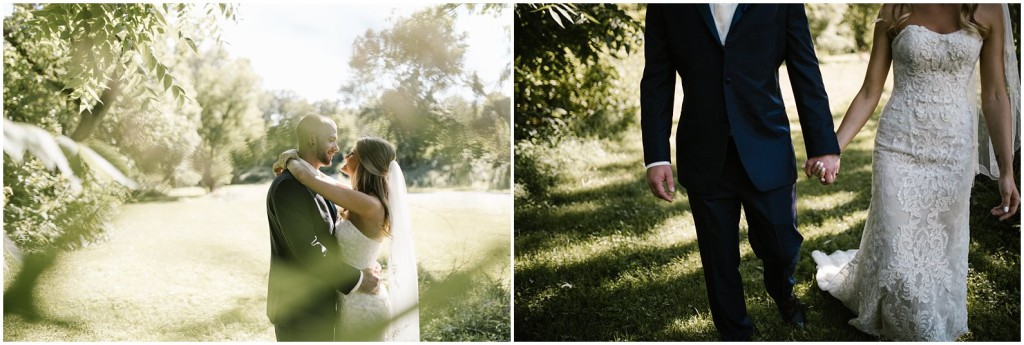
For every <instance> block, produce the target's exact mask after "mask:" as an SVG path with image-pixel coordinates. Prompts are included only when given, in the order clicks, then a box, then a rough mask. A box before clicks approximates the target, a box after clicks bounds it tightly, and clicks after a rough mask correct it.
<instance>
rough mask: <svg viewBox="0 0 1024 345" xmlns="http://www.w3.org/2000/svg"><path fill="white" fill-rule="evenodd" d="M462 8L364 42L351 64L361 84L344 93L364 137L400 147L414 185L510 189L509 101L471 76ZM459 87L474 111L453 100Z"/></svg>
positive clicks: (404, 21) (430, 11) (408, 21)
mask: <svg viewBox="0 0 1024 345" xmlns="http://www.w3.org/2000/svg"><path fill="white" fill-rule="evenodd" d="M458 7H459V6H454V7H453V6H451V5H441V6H436V7H432V8H427V9H424V10H421V11H418V12H416V13H413V14H411V15H409V16H408V17H400V18H396V19H394V24H393V25H392V26H391V27H389V28H385V29H383V30H380V31H376V30H372V29H371V30H367V31H366V32H365V33H363V35H361V36H359V37H357V38H356V41H355V43H353V51H354V52H353V55H352V58H351V59H350V60H349V66H350V67H351V68H352V69H353V70H354V71H355V77H354V78H353V79H352V81H350V82H349V83H347V84H346V85H344V86H343V87H342V92H344V93H345V94H346V96H347V97H348V99H349V101H351V102H353V103H356V104H361V108H360V109H359V113H358V115H359V117H358V119H357V122H358V123H359V124H360V126H361V132H360V135H361V136H362V135H376V136H381V137H384V138H386V139H389V140H390V141H392V143H394V144H395V145H396V147H397V149H398V162H399V164H401V165H402V168H403V170H404V171H405V173H406V178H407V179H408V181H409V183H410V184H412V185H418V186H432V187H446V186H467V185H468V186H475V187H484V188H508V187H509V185H510V183H509V182H510V181H509V180H508V177H507V176H508V175H509V168H510V167H509V165H510V164H511V158H510V155H509V154H508V137H509V135H510V133H509V129H508V125H507V123H508V121H509V119H510V117H509V115H510V114H509V112H508V110H506V109H507V107H508V106H509V104H510V99H509V97H508V96H506V95H503V94H502V93H501V90H500V89H499V88H498V87H497V85H495V86H488V85H484V83H483V82H482V81H481V80H480V78H479V77H477V75H476V74H475V73H467V72H466V71H465V70H464V62H463V60H464V59H465V51H466V43H465V40H466V33H465V32H458V31H457V30H456V29H455V19H456V16H457V12H458ZM506 8H507V6H504V5H500V6H484V7H482V8H480V10H481V11H484V12H489V11H490V12H499V13H500V11H504V10H505V9H506ZM476 9H477V7H475V6H474V7H472V8H468V9H467V10H470V11H473V10H476ZM500 67H506V68H507V67H508V65H504V66H495V68H500ZM498 84H500V81H499V83H498ZM460 88H462V89H469V90H471V92H472V94H473V96H472V100H471V101H470V102H469V105H468V106H467V103H466V101H465V100H464V99H462V98H459V97H457V96H454V95H453V94H454V93H455V92H456V91H457V90H458V89H460ZM489 88H490V89H495V90H494V91H488V89H489Z"/></svg>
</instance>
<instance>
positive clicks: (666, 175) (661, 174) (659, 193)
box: [647, 165, 676, 202]
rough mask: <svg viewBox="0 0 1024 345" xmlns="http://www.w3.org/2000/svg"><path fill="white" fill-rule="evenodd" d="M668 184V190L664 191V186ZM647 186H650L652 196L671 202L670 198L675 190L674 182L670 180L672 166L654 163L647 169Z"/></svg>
mask: <svg viewBox="0 0 1024 345" xmlns="http://www.w3.org/2000/svg"><path fill="white" fill-rule="evenodd" d="M666 185H667V186H668V192H667V193H666V192H665V186H666ZM647 187H650V188H651V193H654V196H656V197H658V198H660V199H662V200H665V201H668V202H672V198H673V196H674V194H675V192H676V184H675V182H674V181H672V166H671V165H656V166H653V167H650V168H649V169H647Z"/></svg>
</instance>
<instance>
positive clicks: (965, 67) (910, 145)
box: [812, 25, 982, 341]
mask: <svg viewBox="0 0 1024 345" xmlns="http://www.w3.org/2000/svg"><path fill="white" fill-rule="evenodd" d="M981 46H982V41H981V38H980V37H979V36H977V35H976V34H974V33H971V32H969V31H967V30H960V31H956V32H953V33H949V34H940V33H936V32H933V31H930V30H928V29H927V28H924V27H922V26H917V25H909V26H907V27H906V28H904V29H903V30H902V31H901V32H900V33H899V34H898V35H897V36H896V37H895V38H894V39H893V42H892V61H893V74H894V76H895V81H894V85H893V91H892V96H891V98H890V99H889V102H888V104H887V105H886V106H885V109H884V110H883V112H882V114H881V116H880V118H879V121H878V130H877V134H876V137H875V149H874V154H873V156H872V163H871V168H872V180H871V206H870V209H869V211H868V216H867V221H866V224H865V225H864V234H863V237H862V239H861V243H860V250H859V251H858V250H851V251H845V252H844V251H839V252H836V253H833V254H832V255H825V254H824V253H822V252H818V251H815V252H814V253H812V256H813V257H814V261H815V262H817V264H818V273H817V277H816V278H817V282H818V286H819V287H820V288H821V289H822V290H825V291H828V292H829V293H831V294H832V295H833V296H835V297H836V298H838V299H839V300H840V301H842V302H843V304H845V305H846V306H847V307H849V308H850V309H851V310H853V312H854V313H856V314H857V317H856V318H855V319H853V320H850V324H851V325H853V326H855V327H857V328H858V329H860V330H861V331H863V332H865V333H869V334H873V335H876V336H881V337H882V338H885V339H894V340H928V341H952V340H955V339H956V338H957V337H959V336H960V335H962V334H964V333H966V332H967V249H968V248H967V247H968V241H969V236H968V235H969V229H968V210H969V200H970V191H971V185H972V180H973V179H974V175H975V166H976V162H977V158H976V156H977V148H976V147H975V145H976V133H977V127H976V126H977V125H976V123H977V121H976V120H975V118H974V116H976V115H975V114H976V113H977V112H976V109H975V108H976V105H975V104H974V102H973V100H971V99H969V97H968V91H973V90H968V87H970V86H972V85H975V84H973V83H971V75H972V74H973V73H974V68H975V65H976V62H977V61H978V56H979V53H980V51H981Z"/></svg>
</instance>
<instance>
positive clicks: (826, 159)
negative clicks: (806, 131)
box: [801, 154, 839, 185]
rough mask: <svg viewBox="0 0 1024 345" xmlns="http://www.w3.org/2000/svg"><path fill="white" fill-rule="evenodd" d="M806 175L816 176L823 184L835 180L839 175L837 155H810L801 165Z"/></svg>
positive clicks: (828, 183)
mask: <svg viewBox="0 0 1024 345" xmlns="http://www.w3.org/2000/svg"><path fill="white" fill-rule="evenodd" d="M801 167H802V168H803V169H804V173H805V174H807V177H811V176H812V175H813V176H816V177H818V181H819V182H821V184H823V185H830V184H832V183H835V182H836V176H838V175H839V155H837V154H829V155H822V156H817V157H811V158H809V159H807V161H806V162H804V164H803V165H802V166H801Z"/></svg>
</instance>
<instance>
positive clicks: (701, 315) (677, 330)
mask: <svg viewBox="0 0 1024 345" xmlns="http://www.w3.org/2000/svg"><path fill="white" fill-rule="evenodd" d="M694 313H696V314H695V315H692V316H690V317H687V318H677V319H675V320H672V323H670V324H669V325H668V326H667V327H665V328H664V329H663V330H662V331H661V333H664V334H668V335H671V334H694V333H715V332H716V331H715V323H714V320H712V319H711V313H710V312H707V311H705V312H701V311H699V310H696V309H694Z"/></svg>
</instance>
